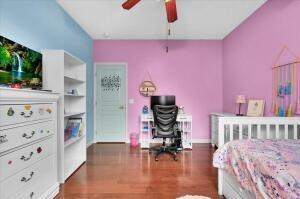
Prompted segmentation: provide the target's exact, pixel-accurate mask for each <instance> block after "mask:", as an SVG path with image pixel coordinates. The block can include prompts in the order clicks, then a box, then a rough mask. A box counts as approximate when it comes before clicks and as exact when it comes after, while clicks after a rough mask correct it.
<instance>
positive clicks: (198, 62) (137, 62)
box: [94, 40, 222, 139]
mask: <svg viewBox="0 0 300 199" xmlns="http://www.w3.org/2000/svg"><path fill="white" fill-rule="evenodd" d="M169 48H170V51H169V53H166V52H165V41H162V40H151V41H150V40H97V41H95V42H94V61H95V62H126V63H128V81H129V82H128V84H129V88H128V92H129V93H128V95H129V96H128V97H129V99H134V100H135V103H134V104H129V132H138V131H139V123H138V122H139V114H140V113H141V110H142V107H143V106H144V105H145V104H146V105H149V98H147V97H142V96H141V95H140V94H139V92H138V87H139V84H140V83H141V81H142V80H143V78H144V76H145V74H146V69H148V70H149V72H150V73H151V76H152V79H153V81H154V82H155V84H156V86H157V93H156V94H158V95H165V94H173V95H176V101H177V104H178V105H183V106H184V107H185V110H186V111H187V112H190V113H192V114H193V122H194V123H193V133H194V134H193V138H194V139H209V138H210V133H209V113H210V112H214V111H221V110H222V42H221V41H169Z"/></svg>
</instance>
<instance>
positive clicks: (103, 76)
mask: <svg viewBox="0 0 300 199" xmlns="http://www.w3.org/2000/svg"><path fill="white" fill-rule="evenodd" d="M95 66H96V68H95V70H96V81H95V83H96V85H95V88H96V93H95V96H96V121H95V123H96V125H95V127H96V141H97V142H125V141H126V140H125V139H126V136H125V135H126V81H127V80H126V64H96V65H95Z"/></svg>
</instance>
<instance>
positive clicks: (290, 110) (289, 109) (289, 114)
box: [286, 104, 292, 117]
mask: <svg viewBox="0 0 300 199" xmlns="http://www.w3.org/2000/svg"><path fill="white" fill-rule="evenodd" d="M286 116H287V117H292V105H291V104H290V105H289V107H288V109H287V110H286Z"/></svg>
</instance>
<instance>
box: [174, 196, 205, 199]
mask: <svg viewBox="0 0 300 199" xmlns="http://www.w3.org/2000/svg"><path fill="white" fill-rule="evenodd" d="M177 199H210V198H209V197H205V196H189V195H186V196H181V197H179V198H177Z"/></svg>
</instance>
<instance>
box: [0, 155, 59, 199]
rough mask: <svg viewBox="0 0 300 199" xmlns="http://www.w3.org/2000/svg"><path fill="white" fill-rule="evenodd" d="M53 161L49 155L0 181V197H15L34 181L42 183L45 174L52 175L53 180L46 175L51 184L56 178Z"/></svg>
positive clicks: (14, 198)
mask: <svg viewBox="0 0 300 199" xmlns="http://www.w3.org/2000/svg"><path fill="white" fill-rule="evenodd" d="M53 163H54V161H53V156H50V157H48V158H46V159H43V160H41V161H39V162H37V163H36V164H34V165H32V166H30V167H28V168H26V169H24V170H22V171H20V172H18V173H17V174H15V175H13V176H11V177H9V178H8V179H6V180H4V181H3V182H0V198H1V199H16V198H18V197H20V195H21V194H23V193H24V192H25V191H26V190H28V189H29V188H31V187H32V186H34V185H35V184H36V183H44V182H43V181H45V180H43V178H47V177H45V176H52V178H53V180H51V179H52V178H51V177H48V178H50V179H49V180H48V181H49V183H50V181H51V182H52V184H53V183H54V182H55V181H54V179H55V178H56V174H55V173H54V164H53ZM43 191H45V190H43Z"/></svg>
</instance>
